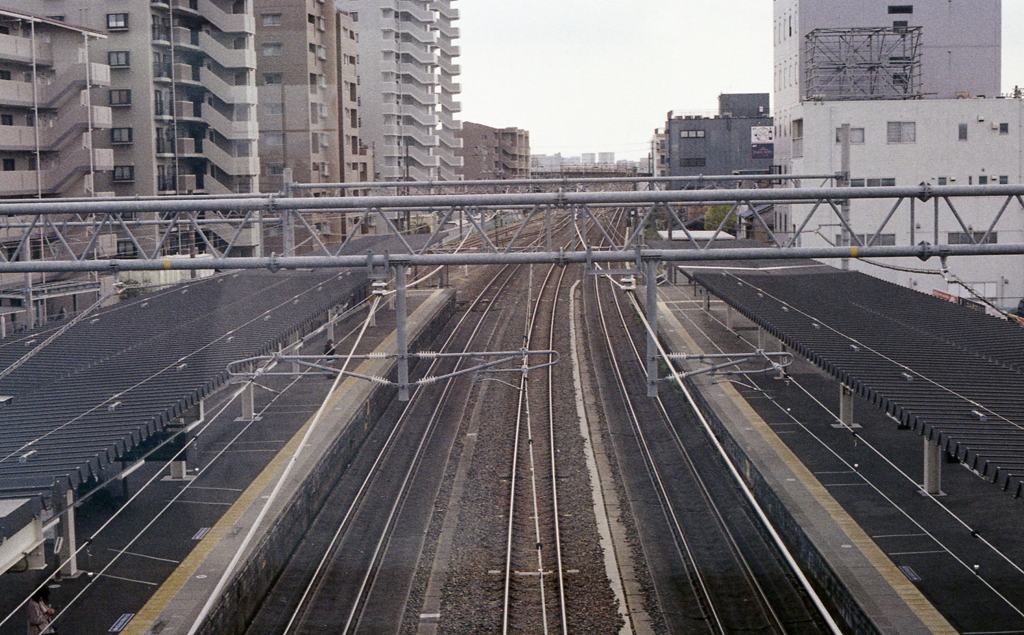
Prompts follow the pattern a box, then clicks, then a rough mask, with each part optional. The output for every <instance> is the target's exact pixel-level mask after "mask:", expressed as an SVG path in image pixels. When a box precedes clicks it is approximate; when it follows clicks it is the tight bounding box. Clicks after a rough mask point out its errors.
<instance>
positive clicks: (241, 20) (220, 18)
mask: <svg viewBox="0 0 1024 635" xmlns="http://www.w3.org/2000/svg"><path fill="white" fill-rule="evenodd" d="M175 1H176V2H177V1H184V0H175ZM196 6H197V7H198V8H199V13H201V14H203V17H205V18H206V19H207V20H209V21H210V22H212V23H213V25H214V26H215V27H217V28H218V29H220V30H221V31H224V32H225V33H249V34H255V33H256V18H255V17H254V16H252V15H250V14H248V13H228V12H227V11H225V10H224V9H221V8H220V7H219V6H217V5H216V4H214V3H213V2H212V0H197V2H196Z"/></svg>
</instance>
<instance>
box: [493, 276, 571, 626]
mask: <svg viewBox="0 0 1024 635" xmlns="http://www.w3.org/2000/svg"><path fill="white" fill-rule="evenodd" d="M554 271H555V268H554V267H549V268H548V272H547V274H546V275H545V276H544V281H543V282H542V283H541V289H542V290H544V291H546V290H547V289H548V288H549V282H550V281H551V277H552V274H553V273H554ZM530 276H531V284H532V276H533V273H532V271H531V272H530ZM564 277H565V269H564V268H562V269H561V271H560V274H559V276H558V280H557V282H556V285H555V297H556V298H557V295H558V292H559V290H560V289H561V285H562V280H563V279H564ZM542 296H543V291H542V292H541V293H538V294H537V301H536V303H535V304H534V305H533V310H532V311H531V312H530V315H529V319H528V320H527V323H526V325H525V329H524V331H525V332H524V335H523V339H524V346H525V347H527V348H528V347H529V346H530V342H531V340H532V337H533V334H534V330H535V329H536V325H537V316H538V314H539V313H540V308H541V298H542ZM556 307H557V302H553V303H552V306H551V323H550V326H549V338H548V344H549V346H551V345H552V339H553V333H554V316H555V312H556ZM525 370H526V369H525V368H524V372H523V373H522V375H521V377H520V385H519V386H518V390H519V399H518V405H517V411H516V424H515V432H514V434H515V442H514V444H513V452H512V477H511V479H510V490H509V512H508V529H507V531H508V539H507V543H506V550H505V585H504V598H503V603H502V632H503V633H505V634H507V633H509V630H510V624H509V622H510V619H511V596H512V589H511V587H512V563H513V558H514V555H513V526H514V519H515V510H516V505H515V500H516V475H517V473H518V464H519V459H518V456H519V445H520V443H519V437H520V434H521V430H522V427H523V422H524V420H525V427H526V437H527V439H528V443H527V453H528V458H529V461H530V470H529V472H530V486H531V494H532V502H533V524H534V536H535V540H534V544H535V545H536V557H537V574H538V583H539V589H540V602H541V604H540V606H541V620H542V625H543V632H544V633H545V634H547V633H548V619H547V599H546V595H545V590H544V557H543V547H542V544H543V540H542V539H541V530H540V511H539V507H538V494H537V470H536V466H535V456H534V448H535V445H534V438H533V431H532V422H531V415H530V405H529V398H530V397H529V386H528V383H527V382H528V376H527V373H526V372H525ZM548 404H549V407H548V429H549V439H548V450H549V452H550V454H551V490H552V509H553V513H554V534H555V535H554V538H555V565H556V568H557V579H558V591H559V593H558V602H559V609H560V617H561V624H562V627H561V632H562V633H563V634H565V633H568V623H567V617H566V615H567V609H566V603H565V584H564V569H563V566H562V547H561V536H560V535H559V524H558V514H559V512H558V491H557V487H558V485H557V479H556V476H555V474H556V472H555V446H554V444H555V439H554V434H553V427H552V426H553V424H552V421H553V410H552V408H551V406H550V404H551V367H550V366H548Z"/></svg>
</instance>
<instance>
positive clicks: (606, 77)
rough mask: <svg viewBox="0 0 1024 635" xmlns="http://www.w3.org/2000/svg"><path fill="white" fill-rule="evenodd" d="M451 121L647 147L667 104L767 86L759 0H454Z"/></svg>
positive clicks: (1008, 79) (1023, 60) (1009, 11)
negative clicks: (455, 77) (458, 89)
mask: <svg viewBox="0 0 1024 635" xmlns="http://www.w3.org/2000/svg"><path fill="white" fill-rule="evenodd" d="M453 6H455V7H457V8H458V9H459V12H460V14H461V19H460V20H459V21H458V22H456V25H457V26H458V27H459V29H460V30H461V33H460V35H461V38H460V41H459V42H458V44H459V45H460V46H461V47H462V57H461V58H460V59H459V63H460V64H461V65H462V77H461V78H460V80H459V81H460V82H461V84H462V96H461V101H462V113H461V115H460V118H461V119H462V120H463V121H473V122H475V123H482V124H485V125H488V126H494V127H506V126H515V127H518V128H524V129H526V130H529V131H530V145H531V151H532V152H533V153H534V154H554V153H556V152H561V153H562V154H563V155H564V156H573V155H579V154H580V153H583V152H615V156H616V158H618V159H637V158H640V157H643V156H647V153H648V151H649V146H650V141H651V135H652V134H653V132H654V129H655V128H658V127H661V126H664V125H665V115H666V114H667V113H668V111H669V110H676V111H685V112H700V111H716V110H717V109H718V95H719V94H720V93H770V92H771V90H772V42H771V33H772V2H771V0H713V1H708V0H701V1H697V0H633V1H632V2H629V1H627V2H613V1H612V0H457V1H456V2H454V4H453ZM1022 36H1024V2H1021V0H1003V92H1009V91H1010V90H1012V89H1013V86H1014V85H1016V84H1019V85H1022V86H1024V37H1022Z"/></svg>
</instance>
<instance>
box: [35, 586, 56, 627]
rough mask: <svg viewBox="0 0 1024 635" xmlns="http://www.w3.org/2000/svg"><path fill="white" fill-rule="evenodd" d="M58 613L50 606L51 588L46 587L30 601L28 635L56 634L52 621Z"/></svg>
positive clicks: (37, 592)
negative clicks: (51, 624)
mask: <svg viewBox="0 0 1024 635" xmlns="http://www.w3.org/2000/svg"><path fill="white" fill-rule="evenodd" d="M55 612H56V611H54V610H53V608H52V607H51V606H50V587H48V586H44V587H43V588H41V589H39V590H38V591H36V592H35V595H33V596H32V599H31V600H29V601H28V635H50V634H51V633H56V632H57V631H55V630H53V628H52V627H51V626H50V620H51V619H52V618H53V614H54V613H55Z"/></svg>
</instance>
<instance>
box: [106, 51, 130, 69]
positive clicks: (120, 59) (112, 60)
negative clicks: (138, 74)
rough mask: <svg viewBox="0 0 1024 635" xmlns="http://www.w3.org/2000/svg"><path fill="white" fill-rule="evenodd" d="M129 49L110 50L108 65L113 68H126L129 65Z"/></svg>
mask: <svg viewBox="0 0 1024 635" xmlns="http://www.w3.org/2000/svg"><path fill="white" fill-rule="evenodd" d="M128 59H129V58H128V51H109V52H108V53H107V65H108V66H110V67H111V68H125V67H126V66H128Z"/></svg>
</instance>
